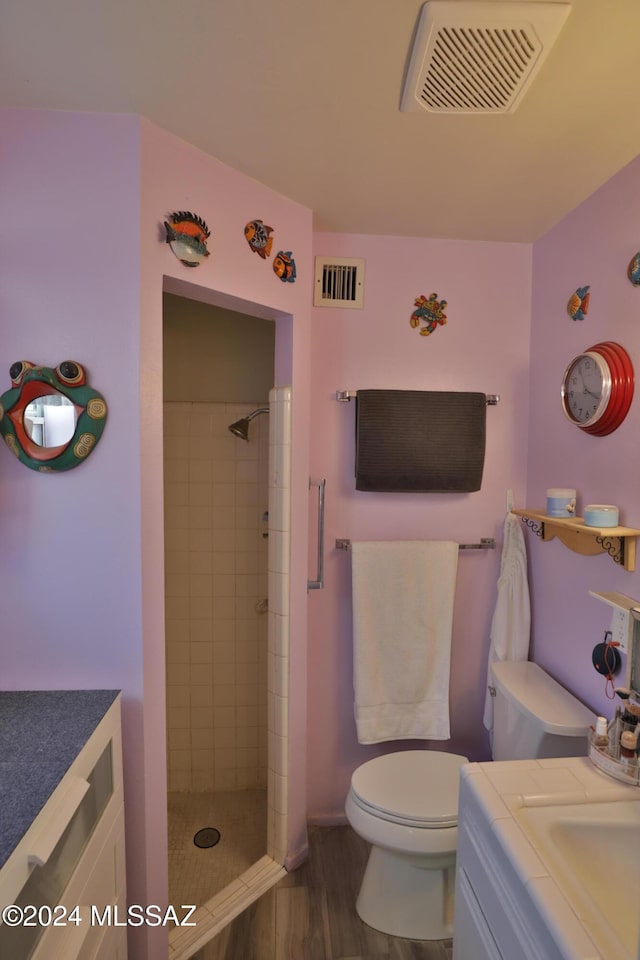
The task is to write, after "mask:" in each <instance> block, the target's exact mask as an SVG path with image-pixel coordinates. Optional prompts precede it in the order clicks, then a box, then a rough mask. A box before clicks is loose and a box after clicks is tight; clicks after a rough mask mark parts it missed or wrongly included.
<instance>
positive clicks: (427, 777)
mask: <svg viewBox="0 0 640 960" xmlns="http://www.w3.org/2000/svg"><path fill="white" fill-rule="evenodd" d="M465 763H467V758H466V757H463V756H460V755H459V754H455V753H444V752H443V751H440V750H406V751H403V752H401V753H389V754H385V755H384V756H381V757H376V758H375V759H374V760H369V761H368V762H367V763H363V764H362V766H360V767H358V769H357V770H356V771H355V772H354V773H353V776H352V777H351V795H352V798H353V800H354V802H355V803H356V804H357V805H358V806H359V807H360V808H361V809H363V810H365V811H366V812H367V813H370V814H371V815H372V816H375V817H379V818H380V819H382V820H389V821H391V822H392V823H398V824H403V825H405V826H409V827H414V828H418V829H441V828H443V827H455V826H456V825H457V823H458V784H459V777H460V768H461V767H462V766H463V765H464V764H465Z"/></svg>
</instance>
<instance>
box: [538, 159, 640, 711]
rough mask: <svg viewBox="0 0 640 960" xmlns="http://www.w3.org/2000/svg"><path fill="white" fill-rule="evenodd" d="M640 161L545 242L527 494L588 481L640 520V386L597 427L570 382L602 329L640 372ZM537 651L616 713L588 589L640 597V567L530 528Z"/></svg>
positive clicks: (586, 695)
mask: <svg viewBox="0 0 640 960" xmlns="http://www.w3.org/2000/svg"><path fill="white" fill-rule="evenodd" d="M639 182H640V160H635V161H633V162H632V163H631V164H629V165H628V166H627V167H625V168H624V169H623V170H622V171H621V172H620V173H619V174H617V175H616V176H615V177H614V178H613V179H612V180H610V181H609V182H608V183H606V184H605V185H604V186H603V187H601V188H600V190H598V191H597V192H596V193H594V194H593V195H592V196H591V197H590V198H589V199H588V200H586V201H585V202H584V203H583V204H582V205H581V206H580V207H578V208H577V209H576V210H574V211H573V213H571V214H570V215H569V216H567V217H566V218H565V219H564V220H563V221H562V222H561V223H560V224H558V225H557V226H556V227H555V228H554V229H553V230H551V231H550V232H549V233H547V234H546V236H545V237H543V238H542V239H541V240H539V241H538V242H537V243H536V244H535V247H534V258H533V267H534V269H533V291H534V295H533V312H532V329H531V410H530V420H529V464H528V476H527V501H528V502H527V505H528V506H530V507H541V506H542V505H543V504H544V497H545V490H546V489H547V487H550V486H551V487H554V486H568V487H575V488H576V489H577V491H578V509H579V510H580V509H581V508H582V507H584V506H585V504H589V503H615V504H617V505H618V506H619V507H620V522H621V523H622V524H625V525H627V526H630V527H640V500H639V498H638V469H639V467H640V447H639V445H638V435H639V432H640V389H639V388H638V385H637V384H636V395H635V398H634V401H633V403H632V405H631V409H630V411H629V414H628V416H627V418H626V420H625V421H624V423H623V424H622V426H621V427H620V428H619V429H618V430H617V431H616V432H615V433H612V434H610V435H609V436H607V437H591V436H589V435H588V434H584V433H582V432H581V431H580V430H579V429H577V428H576V427H574V426H573V425H572V424H570V423H569V422H568V420H566V418H565V417H564V414H563V413H562V411H561V407H560V384H561V381H562V376H563V373H564V370H565V368H566V366H567V364H568V363H569V361H570V360H571V359H572V358H573V357H574V356H576V355H577V354H579V353H581V352H582V351H583V350H585V349H586V348H588V347H590V346H592V345H593V344H595V343H598V342H600V341H602V340H615V341H618V342H619V343H620V344H621V345H622V346H623V347H625V349H626V350H627V351H628V353H629V354H630V356H631V359H632V361H633V364H634V367H635V371H636V378H637V377H638V376H640V331H639V328H638V316H639V312H640V289H638V288H637V287H633V286H632V285H631V284H630V283H629V280H628V279H627V276H626V268H627V264H628V262H629V260H630V259H631V258H632V256H633V255H634V254H635V253H636V251H637V250H638V249H639V247H640V232H639V230H638V223H640V195H639V193H638V183H639ZM585 284H589V285H590V286H591V301H590V306H589V312H588V314H587V316H586V317H585V319H584V320H582V321H573V320H571V319H570V318H569V317H568V315H567V312H566V305H567V301H568V299H569V297H570V295H571V294H572V292H573V291H574V290H575V289H576V287H578V286H584V285H585ZM528 546H529V560H530V578H531V587H532V596H533V603H534V618H533V625H534V634H533V637H534V644H533V651H534V655H535V659H536V660H537V661H538V662H539V663H540V664H541V665H542V666H543V667H546V668H547V669H548V670H549V671H550V672H551V673H553V674H554V675H555V676H556V677H557V678H558V679H559V680H560V681H561V682H562V683H564V685H565V686H567V687H569V689H571V690H572V691H573V692H574V693H576V694H577V695H578V696H580V697H581V698H582V699H583V700H584V701H585V702H586V703H587V704H588V705H589V706H590V707H591V708H592V709H594V710H597V711H599V712H600V711H601V712H603V713H604V714H605V715H607V716H611V715H612V712H613V704H612V703H611V701H610V700H607V699H606V697H605V695H604V681H603V679H602V677H601V676H600V675H599V674H598V673H597V672H596V671H595V670H594V668H593V666H592V664H591V651H592V649H593V647H594V645H595V644H596V643H600V642H601V641H602V639H603V634H604V631H605V630H606V629H608V627H609V624H610V620H611V615H610V609H609V608H608V607H607V606H606V605H605V604H603V603H602V602H601V601H598V600H595V599H593V598H592V597H590V596H589V593H588V591H589V590H590V589H591V590H598V591H612V590H615V591H618V592H620V593H623V594H626V595H627V596H630V597H633V598H635V599H636V600H638V601H640V572H633V573H631V572H628V571H625V570H624V569H622V568H621V567H620V566H618V565H617V564H614V563H613V561H612V560H611V559H610V558H609V557H608V556H606V555H604V554H603V555H602V556H597V557H581V556H579V555H577V554H575V553H571V552H570V551H569V550H567V549H566V548H565V547H564V546H563V545H562V544H561V543H559V542H558V541H557V540H554V541H552V542H550V543H544V544H543V543H541V542H539V541H538V540H537V538H536V537H534V536H532V535H529V544H528Z"/></svg>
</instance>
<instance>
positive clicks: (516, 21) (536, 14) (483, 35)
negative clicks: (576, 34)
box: [400, 0, 571, 113]
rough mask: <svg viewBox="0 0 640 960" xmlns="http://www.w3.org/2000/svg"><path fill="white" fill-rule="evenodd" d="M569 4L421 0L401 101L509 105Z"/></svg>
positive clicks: (476, 109)
mask: <svg viewBox="0 0 640 960" xmlns="http://www.w3.org/2000/svg"><path fill="white" fill-rule="evenodd" d="M570 12H571V4H569V3H548V2H545V0H540V2H537V0H533V2H530V0H524V2H521V0H513V2H504V0H502V2H500V0H498V2H489V3H483V2H481V0H429V2H428V3H425V4H423V6H422V11H421V13H420V20H419V23H418V27H417V30H416V39H415V44H414V47H413V51H412V54H411V60H410V63H409V68H408V71H407V78H406V82H405V86H404V91H403V94H402V102H401V105H400V109H401V110H404V111H418V110H429V111H430V112H432V113H511V112H512V111H513V110H515V109H516V107H517V106H518V105H519V103H520V101H521V99H522V97H523V95H524V93H525V91H526V90H527V88H528V87H529V84H530V83H531V81H532V80H533V78H534V77H535V75H536V73H537V72H538V70H539V69H540V67H541V66H542V63H543V62H544V60H545V58H546V56H547V54H548V53H549V50H550V49H551V47H552V46H553V43H554V42H555V40H556V38H557V36H558V34H559V33H560V30H561V29H562V26H563V24H564V22H565V20H566V19H567V17H568V16H569V13H570Z"/></svg>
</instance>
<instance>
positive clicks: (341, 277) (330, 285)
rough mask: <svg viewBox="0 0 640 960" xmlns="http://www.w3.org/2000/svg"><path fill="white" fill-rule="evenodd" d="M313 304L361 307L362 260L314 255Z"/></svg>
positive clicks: (362, 289) (319, 305)
mask: <svg viewBox="0 0 640 960" xmlns="http://www.w3.org/2000/svg"><path fill="white" fill-rule="evenodd" d="M313 304H314V306H316V307H355V308H362V307H363V305H364V260H349V259H347V258H346V257H316V274H315V284H314V290H313Z"/></svg>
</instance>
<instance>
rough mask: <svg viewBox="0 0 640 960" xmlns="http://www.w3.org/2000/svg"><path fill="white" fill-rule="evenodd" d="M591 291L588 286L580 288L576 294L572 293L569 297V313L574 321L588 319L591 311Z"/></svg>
mask: <svg viewBox="0 0 640 960" xmlns="http://www.w3.org/2000/svg"><path fill="white" fill-rule="evenodd" d="M590 289H591V288H590V287H588V286H586V287H578V289H577V290H576V291H575V293H572V294H571V296H570V297H569V302H568V304H567V313H568V314H569V316H570V317H571V319H572V320H584V318H585V317H586V315H587V313H588V311H589V298H590V296H591V294H590V293H589V290H590Z"/></svg>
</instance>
